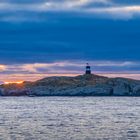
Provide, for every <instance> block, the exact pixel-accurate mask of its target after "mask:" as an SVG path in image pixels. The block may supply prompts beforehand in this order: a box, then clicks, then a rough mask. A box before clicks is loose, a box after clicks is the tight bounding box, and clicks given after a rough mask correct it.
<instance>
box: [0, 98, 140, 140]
mask: <svg viewBox="0 0 140 140" xmlns="http://www.w3.org/2000/svg"><path fill="white" fill-rule="evenodd" d="M127 139H130V140H140V98H139V97H1V98H0V140H127Z"/></svg>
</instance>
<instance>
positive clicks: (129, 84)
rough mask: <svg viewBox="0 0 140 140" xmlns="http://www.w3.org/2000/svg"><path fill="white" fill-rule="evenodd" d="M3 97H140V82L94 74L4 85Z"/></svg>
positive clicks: (0, 90) (1, 91)
mask: <svg viewBox="0 0 140 140" xmlns="http://www.w3.org/2000/svg"><path fill="white" fill-rule="evenodd" d="M0 95H1V96H25V95H26V96H140V81H139V80H133V79H127V78H108V77H103V76H99V75H94V74H84V75H79V76H76V77H63V76H62V77H48V78H44V79H41V80H38V81H35V82H23V83H22V84H3V85H1V86H0Z"/></svg>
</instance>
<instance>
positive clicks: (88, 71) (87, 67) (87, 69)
mask: <svg viewBox="0 0 140 140" xmlns="http://www.w3.org/2000/svg"><path fill="white" fill-rule="evenodd" d="M85 74H91V69H90V65H89V64H88V63H87V66H86V72H85Z"/></svg>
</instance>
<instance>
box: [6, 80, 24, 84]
mask: <svg viewBox="0 0 140 140" xmlns="http://www.w3.org/2000/svg"><path fill="white" fill-rule="evenodd" d="M23 82H24V81H17V82H4V84H6V85H9V84H23Z"/></svg>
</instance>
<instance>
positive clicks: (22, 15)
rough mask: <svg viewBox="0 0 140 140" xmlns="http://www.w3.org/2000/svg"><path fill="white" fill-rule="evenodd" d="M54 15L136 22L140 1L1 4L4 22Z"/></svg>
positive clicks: (39, 0)
mask: <svg viewBox="0 0 140 140" xmlns="http://www.w3.org/2000/svg"><path fill="white" fill-rule="evenodd" d="M50 13H73V14H72V15H75V14H74V13H76V14H77V16H78V17H79V16H83V14H84V16H86V17H89V16H90V17H94V18H95V17H96V18H97V17H98V18H110V19H132V18H136V17H137V18H138V17H139V16H140V2H139V1H138V0H134V1H128V0H124V1H119V0H118V1H116V0H53V1H51V0H35V1H33V0H29V1H26V0H23V1H18V0H11V1H10V0H2V1H0V20H1V21H7V22H10V21H11V22H31V21H43V20H44V21H46V20H47V18H49V17H50ZM40 15H42V16H40ZM44 15H45V16H44ZM72 15H71V16H72ZM39 16H40V17H39ZM69 16H70V15H69Z"/></svg>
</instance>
